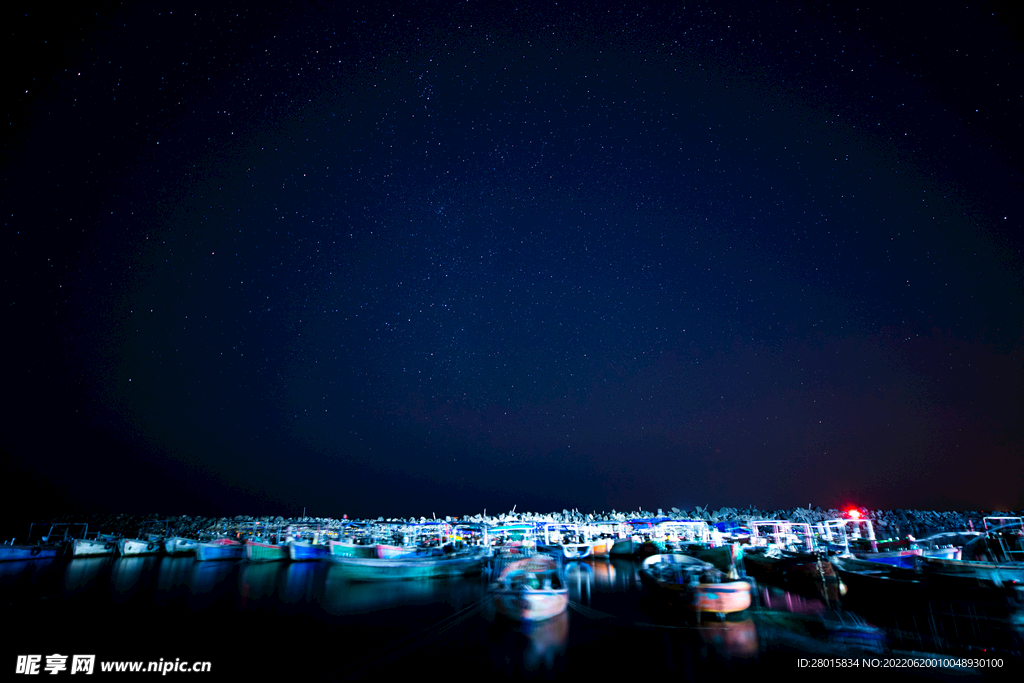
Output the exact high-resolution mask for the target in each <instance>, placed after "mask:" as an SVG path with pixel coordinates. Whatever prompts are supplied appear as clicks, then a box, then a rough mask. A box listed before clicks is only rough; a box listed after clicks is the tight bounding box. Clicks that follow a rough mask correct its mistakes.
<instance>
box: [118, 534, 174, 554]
mask: <svg viewBox="0 0 1024 683" xmlns="http://www.w3.org/2000/svg"><path fill="white" fill-rule="evenodd" d="M117 552H119V553H120V554H121V555H122V556H123V557H130V556H135V555H156V554H157V553H160V552H163V544H162V543H161V542H160V540H159V539H154V540H148V539H141V538H121V539H118V541H117Z"/></svg>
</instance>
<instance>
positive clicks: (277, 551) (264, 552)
mask: <svg viewBox="0 0 1024 683" xmlns="http://www.w3.org/2000/svg"><path fill="white" fill-rule="evenodd" d="M245 559H247V560H249V561H250V562H280V561H282V560H287V559H288V546H285V545H276V544H274V543H259V542H253V541H250V542H248V543H246V544H245Z"/></svg>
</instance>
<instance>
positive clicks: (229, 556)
mask: <svg viewBox="0 0 1024 683" xmlns="http://www.w3.org/2000/svg"><path fill="white" fill-rule="evenodd" d="M243 557H245V547H244V546H243V545H242V544H241V543H239V542H238V541H211V542H208V543H199V544H198V545H196V559H197V560H199V561H200V562H215V561H219V560H240V559H242V558H243Z"/></svg>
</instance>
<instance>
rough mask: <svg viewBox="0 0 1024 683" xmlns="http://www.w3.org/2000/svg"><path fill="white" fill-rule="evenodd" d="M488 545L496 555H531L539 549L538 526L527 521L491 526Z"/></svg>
mask: <svg viewBox="0 0 1024 683" xmlns="http://www.w3.org/2000/svg"><path fill="white" fill-rule="evenodd" d="M488 545H489V546H490V548H491V552H492V553H494V554H496V555H531V554H533V552H534V551H535V550H536V549H537V527H536V526H535V525H533V524H529V523H525V522H522V523H516V524H501V525H498V526H495V527H491V529H490V530H489V532H488Z"/></svg>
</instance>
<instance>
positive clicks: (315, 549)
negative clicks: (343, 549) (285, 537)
mask: <svg viewBox="0 0 1024 683" xmlns="http://www.w3.org/2000/svg"><path fill="white" fill-rule="evenodd" d="M330 556H331V548H330V546H326V545H321V544H319V543H307V542H305V541H288V557H289V558H290V559H291V561H292V562H311V561H312V562H315V561H318V560H326V559H327V558H329V557H330Z"/></svg>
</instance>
